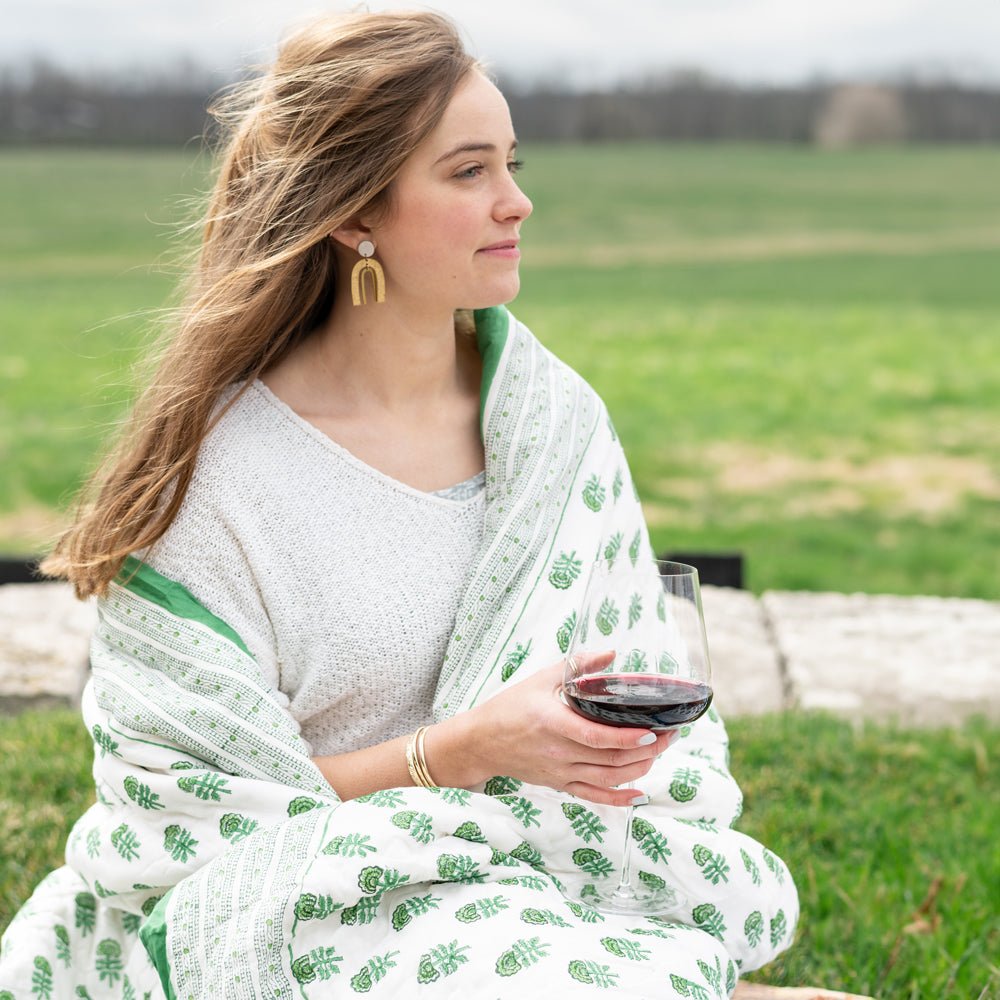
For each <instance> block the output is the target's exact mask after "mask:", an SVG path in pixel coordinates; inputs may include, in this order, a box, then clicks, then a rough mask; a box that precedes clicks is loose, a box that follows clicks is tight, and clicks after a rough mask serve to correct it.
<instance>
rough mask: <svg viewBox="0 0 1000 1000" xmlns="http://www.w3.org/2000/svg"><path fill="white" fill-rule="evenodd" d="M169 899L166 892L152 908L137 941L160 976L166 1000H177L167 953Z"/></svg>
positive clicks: (140, 929) (168, 894)
mask: <svg viewBox="0 0 1000 1000" xmlns="http://www.w3.org/2000/svg"><path fill="white" fill-rule="evenodd" d="M169 899H170V893H169V892H168V893H167V894H166V895H165V896H164V897H163V899H161V900H160V901H159V902H158V903H157V904H156V906H154V907H153V912H152V913H151V914H150V915H149V916H148V917H147V918H146V920H145V921H144V922H143V925H142V926H141V927H140V928H139V940H140V941H142V946H143V947H144V948H145V949H146V952H147V954H148V955H149V959H150V961H151V962H152V963H153V965H154V966H155V968H156V971H157V973H158V974H159V976H160V982H161V983H162V984H163V992H164V993H166V995H167V1000H177V994H176V992H174V984H173V983H172V982H171V980H170V955H169V953H168V952H167V906H168V905H169Z"/></svg>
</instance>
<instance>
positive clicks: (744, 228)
mask: <svg viewBox="0 0 1000 1000" xmlns="http://www.w3.org/2000/svg"><path fill="white" fill-rule="evenodd" d="M524 153H525V158H526V160H527V167H526V169H525V171H524V172H523V174H522V175H521V178H522V181H523V184H524V187H525V189H526V190H527V191H528V193H529V194H530V195H531V196H532V198H533V199H534V202H535V214H534V217H533V218H532V219H530V220H529V221H528V222H527V223H526V224H525V227H524V236H525V240H524V260H523V265H522V275H523V290H522V294H521V296H520V298H519V299H518V301H517V303H516V304H515V307H514V308H515V311H516V312H517V313H518V315H519V316H520V317H521V318H522V319H524V320H525V321H526V322H528V324H529V325H530V326H531V327H532V328H533V329H534V330H535V332H536V333H537V334H538V335H539V336H540V337H541V338H542V339H543V340H544V341H545V342H546V343H547V344H548V345H549V346H551V347H552V348H553V349H554V350H555V351H556V353H558V354H559V355H561V356H562V357H564V358H565V359H566V360H567V361H569V362H570V363H571V364H573V365H574V366H575V367H576V368H577V369H578V370H579V371H581V372H582V373H583V374H584V375H585V376H586V377H587V378H588V379H589V380H590V381H591V382H592V383H593V384H594V385H595V386H596V387H597V388H598V390H599V391H600V392H601V393H602V395H603V396H604V397H605V399H606V400H607V402H608V405H609V407H610V409H611V411H612V414H613V416H614V418H615V421H616V423H617V425H618V427H619V430H620V432H621V436H622V439H623V441H624V443H625V446H626V449H627V451H628V453H629V456H630V459H631V461H632V464H633V471H634V473H635V477H636V480H637V483H638V486H639V490H640V493H641V495H642V497H643V500H644V503H645V506H646V511H647V515H648V518H649V521H650V525H651V528H652V531H653V536H654V542H655V544H656V546H657V548H658V549H660V550H663V549H668V548H669V549H687V550H691V549H695V550H703V551H710V550H719V549H739V550H741V551H743V552H744V553H745V554H746V556H747V560H748V568H749V577H750V585H751V586H752V587H753V588H754V589H755V590H762V589H765V588H775V587H777V588H789V589H833V590H846V591H850V590H856V589H861V590H867V591H885V592H894V593H904V594H905V593H933V594H942V595H959V596H979V597H989V598H997V597H998V596H1000V581H998V578H997V574H996V571H995V553H996V551H997V549H998V547H1000V513H998V511H1000V503H998V500H1000V458H998V456H1000V280H998V274H1000V226H998V223H1000V185H998V184H997V183H996V177H997V176H1000V149H997V148H983V149H974V148H955V149H921V148H910V149H905V150H881V151H863V152H843V153H831V152H821V151H817V150H812V149H804V148H790V147H789V148H783V147H741V146H733V147H730V146H716V147H697V146H691V147H686V146H680V147H672V146H657V145H648V146H644V145H636V146H594V147H580V146H560V147H539V148H528V149H525V151H524ZM206 176H207V162H206V160H205V159H204V158H201V159H198V158H197V156H196V155H195V153H194V152H193V151H192V152H190V153H182V152H178V153H164V152H120V151H115V152H81V151H76V152H31V151H5V152H3V153H2V154H0V191H2V197H3V200H4V220H5V221H4V233H3V237H2V242H0V338H2V341H0V462H2V466H3V469H4V475H3V477H2V480H0V550H6V551H8V552H24V551H35V550H36V549H38V547H39V546H41V545H42V544H43V541H44V539H45V538H46V537H48V536H50V535H51V532H52V530H53V527H54V525H55V524H56V523H58V515H57V514H56V511H57V510H58V509H59V508H60V507H61V506H63V505H65V503H66V501H67V500H68V498H69V497H70V496H71V495H72V493H73V491H74V490H75V488H76V486H77V484H78V483H79V481H80V479H81V476H82V475H83V474H84V473H85V470H87V469H88V468H89V467H90V465H91V464H92V462H93V460H94V456H95V453H96V450H97V448H98V446H99V442H100V441H101V439H102V436H103V435H105V433H106V432H107V429H108V428H109V427H110V426H112V425H113V423H114V421H115V419H116V418H117V417H118V416H119V415H120V413H121V411H122V406H123V402H124V400H125V399H126V398H127V395H128V385H129V376H128V369H129V366H130V364H131V363H132V362H133V361H134V360H135V358H136V356H137V352H138V351H139V350H140V348H141V345H142V344H143V343H144V342H145V341H146V340H147V339H148V325H149V324H148V320H149V318H150V317H149V316H148V315H146V316H145V317H144V316H143V315H142V311H143V310H151V309H156V308H158V307H160V306H162V305H163V304H164V303H166V302H167V301H168V298H169V295H170V291H171V288H172V287H173V284H174V279H175V277H176V274H175V273H173V272H172V271H171V270H170V267H169V266H168V263H167V262H169V261H170V260H171V259H173V258H174V257H175V256H176V253H177V251H178V249H179V247H180V245H181V244H179V243H178V242H177V240H176V238H175V237H174V235H173V234H174V230H175V226H176V224H177V223H178V221H179V220H181V219H183V218H185V217H188V205H189V203H190V201H191V199H192V197H196V196H197V194H198V192H199V191H202V190H203V189H204V188H205V186H206V183H207V182H206Z"/></svg>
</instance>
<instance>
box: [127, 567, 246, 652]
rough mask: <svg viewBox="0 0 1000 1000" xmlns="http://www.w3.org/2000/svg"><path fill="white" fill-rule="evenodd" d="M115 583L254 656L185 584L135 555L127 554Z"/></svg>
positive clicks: (233, 630) (232, 631)
mask: <svg viewBox="0 0 1000 1000" xmlns="http://www.w3.org/2000/svg"><path fill="white" fill-rule="evenodd" d="M115 583H117V584H119V585H120V586H122V587H125V588H126V589H127V590H131V591H132V593H133V594H135V595H136V596H137V597H141V598H143V599H144V600H146V601H149V602H150V603H152V604H155V605H157V606H158V607H161V608H163V610H164V611H167V612H169V613H170V614H172V615H175V616H176V617H177V618H186V619H188V620H189V621H195V622H198V623H199V624H201V625H205V626H206V627H208V628H210V629H211V630H212V631H213V632H215V633H217V634H218V635H220V636H222V638H224V639H228V640H229V641H230V642H231V643H233V644H234V645H236V646H237V647H239V649H241V650H243V652H244V653H246V654H247V656H253V654H252V653H251V652H250V650H249V649H247V646H246V643H244V641H243V640H242V639H241V638H240V637H239V635H237V633H236V631H235V629H233V628H232V627H230V626H229V625H227V624H226V623H225V622H224V621H223V620H222V619H221V618H219V617H218V616H217V615H213V614H212V612H211V611H209V610H208V608H206V607H205V606H204V605H203V604H201V603H200V602H199V601H198V599H197V598H196V597H195V596H194V595H193V594H192V593H191V591H190V590H188V589H187V588H186V587H184V586H182V585H181V584H179V583H175V582H174V581H173V580H169V579H167V577H165V576H163V575H162V574H161V573H157V572H156V570H155V569H153V567H152V566H148V565H147V564H146V563H144V562H140V561H139V560H138V559H136V557H135V556H127V557H126V558H125V563H124V565H123V566H122V568H121V571H120V572H119V573H118V576H117V577H115Z"/></svg>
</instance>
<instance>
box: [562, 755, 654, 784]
mask: <svg viewBox="0 0 1000 1000" xmlns="http://www.w3.org/2000/svg"><path fill="white" fill-rule="evenodd" d="M652 766H653V761H652V760H651V759H650V760H641V761H638V762H637V763H635V764H627V765H625V766H623V767H601V766H599V765H597V766H595V765H593V764H576V765H574V766H573V767H572V768H571V769H570V771H569V777H570V779H571V780H572V781H582V782H585V783H586V784H588V785H596V786H598V787H600V788H614V787H615V786H616V785H625V784H628V782H630V781H638V780H639V778H644V777H645V776H646V775H647V774H649V770H650V768H651V767H652Z"/></svg>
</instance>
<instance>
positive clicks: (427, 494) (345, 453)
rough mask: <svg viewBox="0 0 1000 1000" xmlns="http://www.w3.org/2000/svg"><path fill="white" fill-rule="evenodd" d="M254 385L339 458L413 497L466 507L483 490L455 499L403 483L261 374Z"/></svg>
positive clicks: (262, 396)
mask: <svg viewBox="0 0 1000 1000" xmlns="http://www.w3.org/2000/svg"><path fill="white" fill-rule="evenodd" d="M251 387H252V388H253V389H255V390H256V391H257V393H258V394H259V395H260V396H261V398H263V399H264V400H265V401H266V402H267V403H268V404H269V405H271V406H273V407H274V408H275V409H277V410H278V411H279V412H280V413H281V414H282V415H283V416H285V417H286V418H287V419H289V420H290V421H291V422H292V423H293V424H295V425H296V426H297V427H298V428H299V429H301V430H302V431H304V432H305V433H306V434H308V436H309V437H310V438H312V439H313V440H314V441H317V442H319V443H320V444H321V445H322V446H323V447H324V448H326V449H327V450H328V451H330V452H332V453H333V454H335V455H337V456H338V457H339V458H341V459H342V460H344V461H345V462H347V463H348V464H349V465H352V466H354V467H355V468H357V469H359V470H361V471H362V472H365V473H366V474H367V475H369V476H371V477H373V478H374V479H377V480H378V481H379V482H381V483H383V484H385V485H388V486H391V487H393V488H394V489H396V490H398V491H400V492H401V493H405V494H407V495H409V496H412V497H419V498H420V499H422V500H428V501H430V502H432V503H436V504H439V505H445V506H448V507H452V508H454V507H464V506H468V505H470V504H472V503H474V502H475V501H476V500H477V499H478V498H479V497H480V496H481V495H482V491H476V492H475V493H473V494H472V495H471V496H469V497H465V498H464V499H460V500H455V499H452V498H451V497H446V496H441V495H440V494H439V492H438V491H436V490H435V491H429V490H420V489H417V487H416V486H411V485H410V484H409V483H404V482H403V481H402V480H401V479H396V477H395V476H390V475H389V473H387V472H383V471H382V470H381V469H378V468H376V467H375V466H374V465H370V464H369V463H368V462H366V461H364V459H362V458H358V456H357V455H355V454H354V452H352V451H350V450H349V449H348V448H345V447H344V446H343V445H342V444H340V443H339V442H338V441H335V440H334V439H333V438H332V437H330V435H329V434H327V433H326V432H325V431H322V430H320V428H319V427H317V426H316V425H315V424H314V423H312V422H311V421H309V420H306V419H305V417H303V416H301V415H300V414H299V413H296V412H295V410H294V409H292V407H290V406H289V405H288V404H287V403H286V402H285V401H284V400H283V399H282V398H281V397H280V396H277V395H276V394H275V393H274V392H272V391H271V389H269V388H268V387H267V385H266V384H265V383H264V382H262V381H261V380H260V379H259V378H258V379H254V381H253V383H252V385H251ZM484 471H485V470H483V471H480V472H477V473H474V474H473V475H472V476H469V477H468V478H466V479H464V480H463V481H462V482H461V483H453V484H451V485H450V486H445V487H442V489H445V490H448V489H451V488H452V487H453V486H463V485H465V483H467V482H469V481H470V480H472V479H475V478H476V476H479V475H483V472H484Z"/></svg>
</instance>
